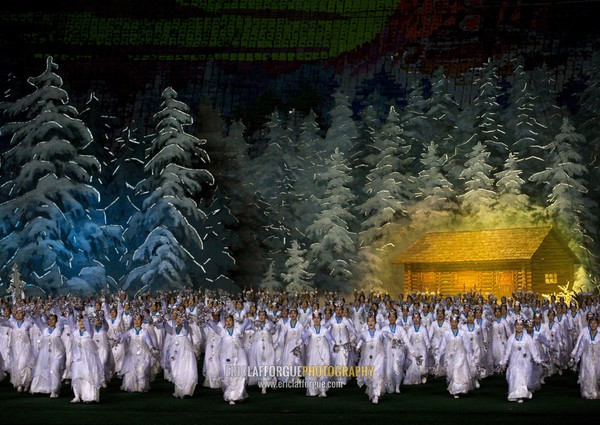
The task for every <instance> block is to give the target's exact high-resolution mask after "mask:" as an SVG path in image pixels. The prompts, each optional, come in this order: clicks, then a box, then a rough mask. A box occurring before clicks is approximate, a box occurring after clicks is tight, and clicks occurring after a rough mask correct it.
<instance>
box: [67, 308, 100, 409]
mask: <svg viewBox="0 0 600 425" xmlns="http://www.w3.org/2000/svg"><path fill="white" fill-rule="evenodd" d="M73 317H74V316H69V322H70V326H71V329H76V330H75V331H74V332H72V339H73V343H72V344H71V349H72V355H71V359H72V363H71V388H72V389H73V393H74V395H75V397H74V398H73V400H71V403H79V402H80V401H83V402H85V403H89V402H92V401H95V402H98V401H100V387H101V386H102V383H103V382H104V367H103V365H102V363H101V362H100V357H99V356H98V348H97V347H96V344H95V343H94V341H93V339H92V337H93V334H94V331H93V330H92V328H91V325H90V322H89V320H88V319H87V317H84V316H79V318H78V319H77V322H75V321H74V319H73Z"/></svg>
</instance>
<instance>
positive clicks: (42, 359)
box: [31, 314, 66, 398]
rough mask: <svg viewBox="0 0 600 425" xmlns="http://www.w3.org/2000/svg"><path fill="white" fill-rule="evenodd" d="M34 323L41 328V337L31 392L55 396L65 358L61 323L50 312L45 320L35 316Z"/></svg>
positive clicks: (58, 387)
mask: <svg viewBox="0 0 600 425" xmlns="http://www.w3.org/2000/svg"><path fill="white" fill-rule="evenodd" d="M35 325H36V326H37V327H38V329H40V330H41V334H42V339H41V343H40V350H39V353H38V356H37V359H36V362H35V366H34V368H33V379H32V381H31V393H32V394H35V393H42V394H50V398H57V397H58V394H59V392H60V385H61V379H62V375H63V372H64V370H65V359H66V353H65V345H64V344H63V342H62V339H61V334H62V327H63V324H62V323H59V321H58V316H56V314H50V315H48V318H47V319H46V320H45V321H44V320H43V318H41V317H39V318H36V320H35Z"/></svg>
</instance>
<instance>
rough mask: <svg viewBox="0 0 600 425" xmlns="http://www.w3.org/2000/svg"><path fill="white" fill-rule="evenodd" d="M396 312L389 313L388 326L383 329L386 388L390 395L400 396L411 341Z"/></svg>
mask: <svg viewBox="0 0 600 425" xmlns="http://www.w3.org/2000/svg"><path fill="white" fill-rule="evenodd" d="M397 320H398V317H397V313H396V310H390V312H389V313H388V322H389V323H388V324H387V326H385V327H384V328H382V332H383V335H384V337H385V341H384V347H385V359H386V361H385V384H386V385H385V386H386V390H387V392H388V393H393V392H395V393H396V394H400V384H401V383H402V380H403V379H404V362H405V361H406V352H407V349H408V348H409V347H410V341H409V340H408V336H407V335H406V332H405V331H404V328H403V327H402V326H400V325H398V322H397Z"/></svg>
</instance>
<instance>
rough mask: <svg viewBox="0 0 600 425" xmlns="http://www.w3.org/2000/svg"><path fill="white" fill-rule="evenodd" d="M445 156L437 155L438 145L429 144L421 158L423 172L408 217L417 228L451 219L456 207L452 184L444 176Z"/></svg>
mask: <svg viewBox="0 0 600 425" xmlns="http://www.w3.org/2000/svg"><path fill="white" fill-rule="evenodd" d="M447 161H448V157H447V155H445V154H444V155H442V156H440V155H439V154H438V145H437V144H435V143H434V142H431V143H430V144H429V145H428V146H427V149H426V150H425V152H423V154H422V157H421V164H422V165H423V170H422V171H421V172H419V176H418V178H417V188H418V189H417V193H416V199H417V201H416V203H415V204H414V205H413V206H412V207H411V208H410V216H411V219H412V221H413V222H415V223H416V224H417V225H418V226H423V227H428V226H431V224H432V223H433V222H439V221H440V220H445V219H451V218H452V217H453V216H454V215H455V213H456V211H457V210H458V205H457V204H456V195H455V193H454V187H453V185H452V183H450V182H449V181H448V179H447V178H446V176H445V174H444V166H445V165H446V163H447Z"/></svg>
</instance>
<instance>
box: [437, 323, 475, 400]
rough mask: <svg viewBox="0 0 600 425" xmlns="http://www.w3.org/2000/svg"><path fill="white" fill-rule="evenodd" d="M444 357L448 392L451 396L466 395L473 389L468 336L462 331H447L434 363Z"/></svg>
mask: <svg viewBox="0 0 600 425" xmlns="http://www.w3.org/2000/svg"><path fill="white" fill-rule="evenodd" d="M442 355H443V357H444V370H445V372H446V382H447V383H448V392H449V393H450V394H451V395H453V396H458V395H459V394H466V393H468V392H469V391H471V390H472V389H473V388H474V387H475V382H474V381H475V380H474V376H473V367H472V364H473V363H472V356H473V352H472V350H471V344H470V341H469V337H468V335H467V334H466V333H465V331H463V330H462V329H459V328H457V329H456V330H453V329H452V328H450V329H449V330H447V331H446V332H445V333H444V335H443V336H442V339H441V340H440V345H439V347H438V350H437V358H436V361H437V362H438V363H439V362H440V358H441V356H442Z"/></svg>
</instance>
